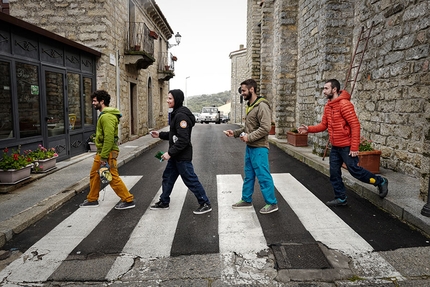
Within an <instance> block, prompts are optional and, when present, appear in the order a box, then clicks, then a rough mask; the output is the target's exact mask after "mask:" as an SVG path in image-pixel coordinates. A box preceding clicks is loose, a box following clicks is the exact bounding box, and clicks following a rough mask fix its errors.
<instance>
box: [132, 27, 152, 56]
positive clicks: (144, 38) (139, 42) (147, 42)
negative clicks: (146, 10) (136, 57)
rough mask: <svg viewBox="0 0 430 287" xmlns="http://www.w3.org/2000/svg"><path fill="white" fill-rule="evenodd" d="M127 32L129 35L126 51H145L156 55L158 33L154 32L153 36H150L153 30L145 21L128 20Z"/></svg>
mask: <svg viewBox="0 0 430 287" xmlns="http://www.w3.org/2000/svg"><path fill="white" fill-rule="evenodd" d="M125 32H126V35H127V37H126V43H125V50H126V51H143V52H145V53H147V54H150V55H152V56H153V55H154V39H155V38H154V37H155V36H157V35H156V34H154V32H152V33H151V35H152V36H150V32H151V31H150V30H149V28H148V27H147V26H146V25H145V23H144V22H126V27H125ZM154 35H155V36H154ZM157 37H158V36H157Z"/></svg>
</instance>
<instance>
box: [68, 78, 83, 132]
mask: <svg viewBox="0 0 430 287" xmlns="http://www.w3.org/2000/svg"><path fill="white" fill-rule="evenodd" d="M67 87H68V105H69V128H70V129H71V130H76V129H80V128H82V118H81V78H80V76H79V74H74V73H67Z"/></svg>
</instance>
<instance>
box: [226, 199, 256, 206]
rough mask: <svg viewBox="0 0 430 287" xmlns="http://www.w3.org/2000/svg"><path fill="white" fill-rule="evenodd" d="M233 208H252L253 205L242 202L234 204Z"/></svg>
mask: <svg viewBox="0 0 430 287" xmlns="http://www.w3.org/2000/svg"><path fill="white" fill-rule="evenodd" d="M231 207H233V208H252V203H251V202H246V201H243V200H241V201H239V202H238V203H235V204H233V205H232V206H231Z"/></svg>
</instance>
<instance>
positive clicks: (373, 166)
mask: <svg viewBox="0 0 430 287" xmlns="http://www.w3.org/2000/svg"><path fill="white" fill-rule="evenodd" d="M380 165H381V151H380V150H372V151H360V152H359V153H358V166H361V167H362V168H364V169H367V170H368V171H370V172H371V173H380V171H379V166H380ZM342 167H343V168H346V165H345V164H342Z"/></svg>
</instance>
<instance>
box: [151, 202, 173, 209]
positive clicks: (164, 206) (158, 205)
mask: <svg viewBox="0 0 430 287" xmlns="http://www.w3.org/2000/svg"><path fill="white" fill-rule="evenodd" d="M149 209H152V210H157V209H169V204H165V203H162V202H161V201H159V202H157V203H155V204H154V205H151V207H150V208H149Z"/></svg>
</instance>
